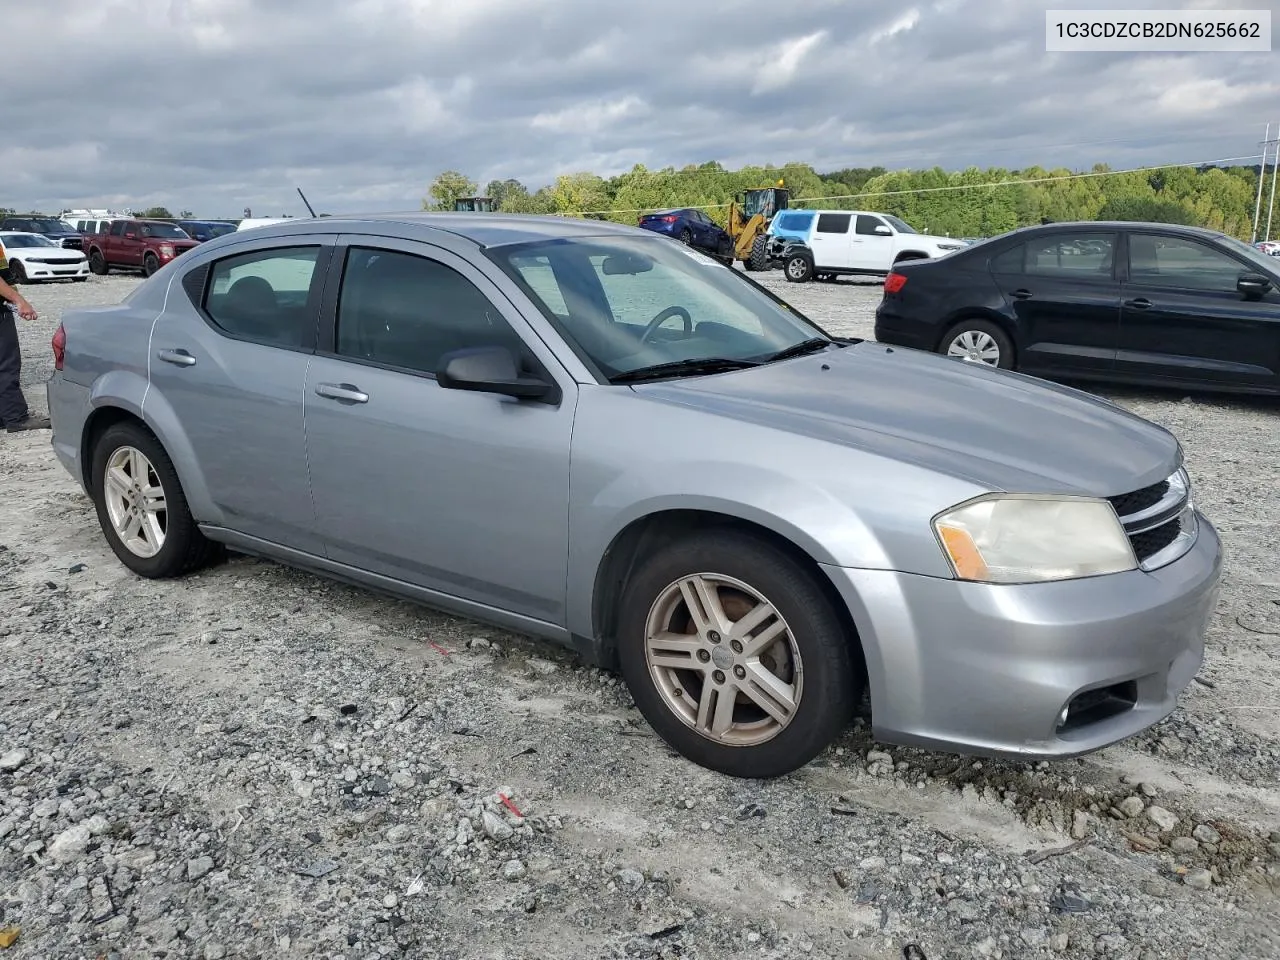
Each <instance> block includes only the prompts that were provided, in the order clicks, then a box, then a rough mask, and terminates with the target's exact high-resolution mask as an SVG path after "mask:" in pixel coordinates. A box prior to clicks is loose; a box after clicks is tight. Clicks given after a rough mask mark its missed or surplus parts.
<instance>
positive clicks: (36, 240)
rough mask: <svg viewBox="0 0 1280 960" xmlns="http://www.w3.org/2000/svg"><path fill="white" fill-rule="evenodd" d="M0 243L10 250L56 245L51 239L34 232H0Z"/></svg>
mask: <svg viewBox="0 0 1280 960" xmlns="http://www.w3.org/2000/svg"><path fill="white" fill-rule="evenodd" d="M0 244H4V245H5V246H6V247H8V248H9V249H10V250H15V249H17V248H18V247H56V246H57V244H56V243H54V242H53V241H52V240H47V239H45V238H44V237H41V236H39V235H37V234H34V233H27V234H22V233H5V234H0Z"/></svg>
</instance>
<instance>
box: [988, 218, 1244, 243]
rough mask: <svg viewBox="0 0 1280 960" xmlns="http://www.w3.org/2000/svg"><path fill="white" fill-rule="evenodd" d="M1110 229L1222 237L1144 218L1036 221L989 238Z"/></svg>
mask: <svg viewBox="0 0 1280 960" xmlns="http://www.w3.org/2000/svg"><path fill="white" fill-rule="evenodd" d="M1110 230H1159V231H1161V232H1162V233H1171V234H1180V235H1182V236H1186V237H1198V238H1200V239H1204V240H1216V239H1219V238H1221V237H1222V233H1221V232H1220V231H1218V230H1210V229H1208V228H1206V227H1188V226H1185V225H1183V224H1180V223H1155V222H1148V221H1144V220H1064V221H1062V222H1061V223H1036V224H1032V225H1031V226H1029V227H1019V228H1018V229H1016V230H1010V231H1009V232H1008V233H1005V234H1001V236H1000V237H998V238H997V237H992V238H991V239H992V240H995V239H1001V240H1003V239H1007V238H1012V237H1015V236H1017V237H1033V236H1036V235H1037V234H1041V233H1055V232H1064V231H1066V232H1070V233H1096V232H1098V231H1110Z"/></svg>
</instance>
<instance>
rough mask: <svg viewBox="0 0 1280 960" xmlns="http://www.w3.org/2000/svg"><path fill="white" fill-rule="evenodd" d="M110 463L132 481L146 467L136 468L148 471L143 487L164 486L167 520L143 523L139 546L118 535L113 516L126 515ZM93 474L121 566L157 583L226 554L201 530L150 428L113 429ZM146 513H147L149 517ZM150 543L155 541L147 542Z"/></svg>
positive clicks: (96, 498) (98, 448)
mask: <svg viewBox="0 0 1280 960" xmlns="http://www.w3.org/2000/svg"><path fill="white" fill-rule="evenodd" d="M131 453H132V454H137V455H140V456H141V457H142V458H144V459H145V461H146V463H143V462H142V461H139V460H138V459H136V457H133V456H131ZM123 458H127V459H128V462H125V463H121V459H123ZM109 465H110V466H112V467H113V472H114V471H115V469H117V468H118V469H121V470H122V471H123V472H124V473H125V474H128V475H129V477H132V476H133V471H134V470H135V469H136V468H137V467H139V466H141V467H142V469H136V472H137V475H138V476H139V477H142V474H143V473H144V472H145V473H146V477H145V478H144V481H142V482H141V483H142V488H143V489H146V487H147V485H148V484H149V485H150V486H151V487H152V488H154V487H156V486H158V487H159V488H160V495H161V497H162V498H163V501H164V510H163V511H162V512H163V514H164V516H163V519H161V518H160V517H159V516H156V517H155V524H154V525H152V524H150V523H147V522H145V521H144V522H143V523H142V524H141V525H139V527H138V529H139V533H140V534H141V533H143V532H144V531H145V532H146V534H147V536H146V537H143V536H139V537H136V538H133V543H134V545H133V546H130V544H129V543H127V542H126V541H125V539H124V538H123V537H122V535H121V534H120V533H118V532H117V528H116V523H115V522H114V520H113V517H112V514H113V511H115V512H116V516H117V517H121V513H120V511H122V510H123V509H124V507H123V506H122V505H121V503H120V499H118V498H117V497H115V496H113V494H112V492H110V491H112V490H116V489H119V488H118V487H116V486H115V485H109V484H108V482H107V468H108V466H109ZM148 467H149V469H148ZM92 471H93V472H92V473H91V474H90V477H91V480H92V492H93V502H94V506H95V507H96V508H97V512H98V523H99V524H100V525H101V526H102V532H103V534H104V535H105V536H106V538H107V543H108V544H110V546H111V549H112V551H113V552H114V553H115V555H116V556H117V557H118V558H119V559H120V562H121V563H123V564H124V565H125V566H126V567H128V568H129V569H130V570H132V571H133V572H134V573H136V574H138V575H139V576H142V577H147V578H148V579H153V580H158V579H165V578H170V577H178V576H181V575H182V574H184V573H188V572H189V571H192V570H196V569H198V568H200V567H204V566H208V565H209V564H210V563H212V562H213V561H214V560H215V559H217V558H218V557H220V556H221V554H222V552H223V551H222V547H221V546H220V545H219V544H216V543H214V542H213V541H211V540H208V539H207V538H206V537H205V536H204V534H202V533H201V532H200V529H199V527H197V526H196V522H195V519H194V518H193V517H192V516H191V510H190V508H189V507H188V506H187V499H186V496H185V495H184V494H183V492H182V485H181V484H180V483H179V482H178V473H177V471H176V470H175V469H174V467H173V461H172V460H170V459H169V455H168V454H167V453H165V450H164V447H163V446H161V445H160V441H158V440H157V439H156V438H155V436H154V435H153V434H152V433H151V432H150V431H149V430H147V429H146V428H145V427H143V426H141V425H140V424H138V423H134V422H124V423H117V424H114V425H112V426H110V427H108V428H107V429H106V430H105V431H104V432H103V434H102V436H101V437H99V438H98V441H97V443H95V444H94V447H93V458H92ZM156 481H158V483H157V482H156ZM109 488H110V490H109ZM135 490H137V488H135ZM140 492H141V491H137V492H136V493H135V496H139V495H140ZM135 502H136V501H135ZM146 512H147V511H143V513H144V514H145V513H146ZM121 519H122V520H127V519H128V517H127V516H123V517H121ZM157 528H160V529H161V533H160V535H159V536H158V537H157V536H156V531H157ZM144 540H148V541H149V542H148V543H143V542H142V541H144ZM157 545H158V549H155V550H153V552H151V553H149V554H148V553H146V552H145V550H143V549H140V548H141V547H148V546H149V547H155V546H157Z"/></svg>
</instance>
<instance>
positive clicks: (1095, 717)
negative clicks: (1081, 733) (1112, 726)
mask: <svg viewBox="0 0 1280 960" xmlns="http://www.w3.org/2000/svg"><path fill="white" fill-rule="evenodd" d="M1137 702H1138V683H1137V681H1136V680H1126V681H1124V682H1123V683H1113V684H1111V685H1110V686H1106V687H1098V688H1096V689H1093V690H1086V691H1084V692H1083V693H1080V694H1077V695H1076V696H1074V697H1072V698H1071V700H1070V702H1068V703H1067V705H1066V706H1065V707H1063V708H1062V712H1061V713H1059V714H1058V729H1057V732H1058V733H1060V734H1061V733H1067V732H1069V731H1071V730H1078V729H1080V728H1081V727H1087V726H1090V725H1091V724H1095V723H1101V722H1102V721H1104V720H1110V719H1111V718H1112V717H1117V716H1119V715H1120V714H1122V713H1127V712H1128V711H1130V710H1132V709H1133V708H1134V706H1135V705H1136V704H1137Z"/></svg>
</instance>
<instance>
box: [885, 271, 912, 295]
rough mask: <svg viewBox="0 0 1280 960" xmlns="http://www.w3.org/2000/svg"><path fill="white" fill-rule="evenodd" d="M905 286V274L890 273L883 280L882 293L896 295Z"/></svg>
mask: <svg viewBox="0 0 1280 960" xmlns="http://www.w3.org/2000/svg"><path fill="white" fill-rule="evenodd" d="M906 285H907V275H906V274H905V273H891V274H889V275H888V276H887V277H885V278H884V292H885V293H897V292H898V291H899V290H901V289H902V288H903V287H905V286H906Z"/></svg>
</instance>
